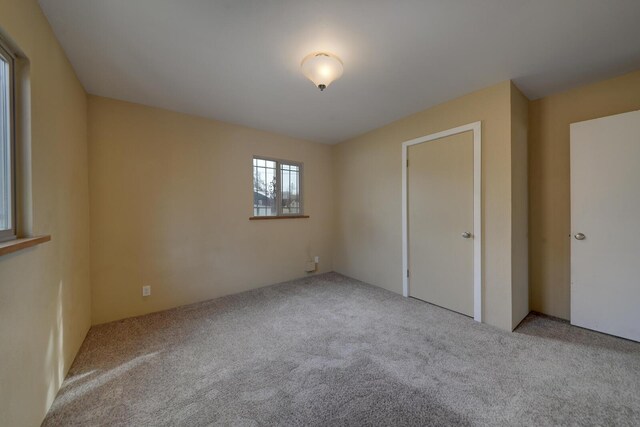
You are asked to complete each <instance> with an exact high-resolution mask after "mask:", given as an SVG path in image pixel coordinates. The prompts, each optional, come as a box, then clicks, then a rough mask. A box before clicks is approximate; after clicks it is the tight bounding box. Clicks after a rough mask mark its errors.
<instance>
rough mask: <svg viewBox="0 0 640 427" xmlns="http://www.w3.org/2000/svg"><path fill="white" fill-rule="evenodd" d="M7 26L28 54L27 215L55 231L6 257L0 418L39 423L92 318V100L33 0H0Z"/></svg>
mask: <svg viewBox="0 0 640 427" xmlns="http://www.w3.org/2000/svg"><path fill="white" fill-rule="evenodd" d="M0 28H1V30H2V32H3V33H4V35H6V36H9V37H10V38H11V39H12V40H13V42H14V43H15V45H16V46H17V47H19V48H20V49H21V50H22V51H23V53H24V54H25V55H26V56H27V57H28V58H29V60H30V67H29V68H30V70H29V79H30V85H31V94H30V104H29V102H26V103H24V102H23V104H22V105H23V106H24V107H26V108H27V109H30V111H31V123H30V134H31V138H30V147H31V152H30V154H29V152H28V150H27V154H26V157H27V159H28V160H27V161H26V166H27V168H28V167H29V163H30V166H31V170H32V173H31V174H30V175H31V176H30V179H31V183H30V185H29V183H28V182H27V194H26V198H27V199H28V202H27V203H26V205H27V206H30V207H29V210H28V212H23V213H22V216H23V217H26V218H30V219H29V220H28V221H29V224H27V226H26V227H25V228H27V229H30V230H32V231H33V233H35V234H51V236H52V241H51V242H48V243H45V244H43V245H39V246H37V247H35V248H33V249H28V250H24V251H21V252H17V253H14V254H11V255H8V256H3V257H0V343H1V344H0V425H2V426H35V425H39V424H40V423H41V421H42V419H43V418H44V415H45V413H46V411H47V409H48V408H49V406H50V404H51V402H52V401H53V398H54V397H55V395H56V392H57V391H58V388H59V386H60V383H61V382H62V380H63V378H64V375H65V374H66V372H67V370H68V368H69V366H70V364H71V362H72V360H73V357H74V356H75V354H76V352H77V350H78V348H79V346H80V344H81V343H82V340H83V339H84V337H85V335H86V332H87V330H88V328H89V325H90V313H89V312H90V304H91V301H90V286H89V196H88V171H87V140H86V130H87V128H86V107H87V105H86V94H85V92H84V90H83V88H82V86H81V85H80V83H79V82H78V80H77V78H76V76H75V74H74V72H73V70H72V69H71V66H70V65H69V63H68V62H67V59H66V58H65V56H64V54H63V52H62V50H61V48H60V46H59V45H58V43H57V42H56V40H55V38H54V36H53V33H52V31H51V29H50V28H49V25H48V23H47V21H46V19H45V17H44V16H43V14H42V12H41V11H40V8H39V6H38V5H37V2H36V1H35V0H23V1H10V0H0ZM26 96H27V97H28V96H29V95H28V94H27V95H26ZM23 118H24V116H23ZM28 134H29V132H23V133H21V136H22V138H26V137H28ZM21 143H23V144H24V143H25V142H24V141H21ZM25 148H27V149H28V148H29V147H28V141H27V146H26V147H25ZM21 171H22V172H24V171H25V165H22V167H21ZM27 181H29V180H27ZM29 187H30V189H29Z"/></svg>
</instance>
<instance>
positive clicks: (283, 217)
mask: <svg viewBox="0 0 640 427" xmlns="http://www.w3.org/2000/svg"><path fill="white" fill-rule="evenodd" d="M294 218H309V215H280V216H251V217H249V221H256V220H262V219H294Z"/></svg>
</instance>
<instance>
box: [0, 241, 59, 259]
mask: <svg viewBox="0 0 640 427" xmlns="http://www.w3.org/2000/svg"><path fill="white" fill-rule="evenodd" d="M49 240H51V236H36V237H23V238H21V239H14V240H9V241H8V242H2V243H0V256H2V255H8V254H10V253H13V252H17V251H21V250H22V249H27V248H30V247H32V246H36V245H39V244H41V243H45V242H48V241H49Z"/></svg>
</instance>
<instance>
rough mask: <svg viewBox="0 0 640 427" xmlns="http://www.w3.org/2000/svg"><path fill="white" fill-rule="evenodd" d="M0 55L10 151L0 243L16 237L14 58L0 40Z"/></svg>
mask: <svg viewBox="0 0 640 427" xmlns="http://www.w3.org/2000/svg"><path fill="white" fill-rule="evenodd" d="M0 55H2V57H3V58H4V59H5V60H6V61H7V62H8V63H9V151H10V156H11V160H10V166H9V168H10V171H9V179H10V180H11V183H10V193H11V194H10V196H9V198H10V208H11V212H10V215H11V228H10V229H7V230H0V242H6V241H9V240H14V239H16V236H17V221H16V218H17V206H16V117H15V110H16V95H15V93H16V76H15V70H16V57H15V55H13V54H12V53H11V50H10V49H9V48H8V47H7V45H6V44H5V43H4V42H3V40H2V39H0Z"/></svg>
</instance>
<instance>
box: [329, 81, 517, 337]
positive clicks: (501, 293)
mask: <svg viewBox="0 0 640 427" xmlns="http://www.w3.org/2000/svg"><path fill="white" fill-rule="evenodd" d="M510 89H511V83H510V82H509V81H506V82H503V83H500V84H497V85H495V86H492V87H490V88H487V89H484V90H481V91H478V92H474V93H472V94H469V95H466V96H463V97H461V98H458V99H455V100H452V101H449V102H446V103H444V104H442V105H439V106H436V107H433V108H431V109H428V110H426V111H423V112H420V113H417V114H415V115H412V116H409V117H407V118H404V119H402V120H398V121H396V122H394V123H391V124H389V125H387V126H384V127H382V128H380V129H377V130H374V131H372V132H369V133H367V134H365V135H362V136H360V137H357V138H355V139H352V140H349V141H346V142H343V143H340V144H338V145H336V146H334V148H333V159H334V171H335V179H334V193H335V204H336V232H335V247H334V268H335V270H336V271H339V272H341V273H343V274H346V275H348V276H351V277H355V278H357V279H360V280H363V281H365V282H368V283H371V284H374V285H378V286H381V287H383V288H386V289H389V290H391V291H394V292H397V293H401V292H402V275H403V272H402V228H401V225H402V222H401V218H402V216H401V190H402V187H401V172H402V168H401V145H402V142H404V141H407V140H409V139H413V138H417V137H419V136H424V135H428V134H431V133H435V132H438V131H442V130H446V129H450V128H453V127H456V126H460V125H464V124H467V123H471V122H475V121H478V120H482V126H483V129H482V138H483V139H482V144H483V147H482V167H483V170H482V176H483V185H482V191H483V203H484V208H483V215H484V224H483V232H484V245H483V246H484V264H483V265H484V298H483V310H484V313H485V318H484V321H485V322H487V323H489V324H492V325H495V326H498V327H500V328H503V329H508V330H511V326H512V311H511V167H510V165H511V147H510V141H511V125H510V115H511V90H510Z"/></svg>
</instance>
